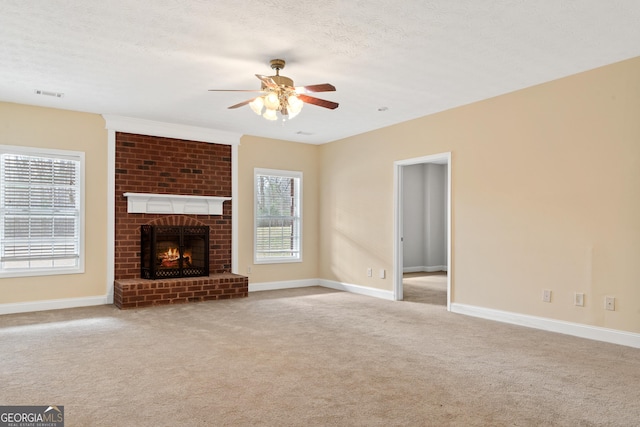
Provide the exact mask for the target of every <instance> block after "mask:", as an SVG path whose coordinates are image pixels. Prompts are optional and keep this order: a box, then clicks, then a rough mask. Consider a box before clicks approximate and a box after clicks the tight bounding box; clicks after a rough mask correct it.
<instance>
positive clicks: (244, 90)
mask: <svg viewBox="0 0 640 427" xmlns="http://www.w3.org/2000/svg"><path fill="white" fill-rule="evenodd" d="M209 92H262V91H261V90H260V89H209Z"/></svg>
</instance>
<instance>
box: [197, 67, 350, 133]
mask: <svg viewBox="0 0 640 427" xmlns="http://www.w3.org/2000/svg"><path fill="white" fill-rule="evenodd" d="M284 64H285V61H284V60H283V59H273V60H271V68H272V69H274V70H276V75H275V76H263V75H262V74H256V75H255V76H256V77H257V78H258V79H259V80H260V81H261V82H262V84H261V86H260V90H229V89H209V90H210V91H214V92H221V91H224V92H228V91H233V92H261V93H262V94H261V95H260V96H258V97H256V98H253V99H248V100H246V101H243V102H240V103H238V104H234V105H232V106H230V107H228V108H229V109H235V108H239V107H242V106H244V105H247V104H249V106H250V107H251V110H253V112H254V113H256V114H258V115H262V117H264V118H265V119H267V120H277V119H278V113H280V116H282V120H283V121H284V120H287V119H289V120H290V119H292V118H294V117H295V116H297V115H298V114H299V113H300V111H302V106H303V105H304V104H314V105H317V106H319V107H323V108H328V109H331V110H335V109H336V108H338V103H337V102H333V101H327V100H326V99H320V98H316V97H313V96H309V95H307V93H315V92H333V91H335V90H336V88H335V86H333V85H332V84H329V83H321V84H316V85H310V86H294V85H293V80H292V79H290V78H289V77H286V76H281V75H280V70H282V69H283V68H284Z"/></svg>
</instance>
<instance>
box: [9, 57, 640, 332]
mask: <svg viewBox="0 0 640 427" xmlns="http://www.w3.org/2000/svg"><path fill="white" fill-rule="evenodd" d="M638 117H640V58H635V59H632V60H629V61H625V62H622V63H618V64H614V65H611V66H608V67H603V68H600V69H596V70H593V71H589V72H586V73H582V74H579V75H576V76H571V77H568V78H565V79H561V80H557V81H554V82H550V83H546V84H543V85H540V86H536V87H532V88H529V89H526V90H522V91H518V92H514V93H511V94H507V95H503V96H500V97H496V98H493V99H489V100H486V101H483V102H479V103H475V104H471V105H467V106H464V107H460V108H456V109H453V110H450V111H446V112H443V113H440V114H435V115H432V116H428V117H424V118H421V119H417V120H413V121H410V122H406V123H403V124H399V125H396V126H392V127H388V128H385V129H381V130H378V131H374V132H370V133H366V134H363V135H358V136H354V137H351V138H347V139H344V140H341V141H336V142H333V143H330V144H326V145H322V146H314V145H305V144H296V143H291V142H283V141H277V140H269V139H264V138H255V137H250V136H245V137H243V138H242V140H241V145H240V146H239V148H238V151H239V163H238V168H239V195H238V208H239V218H238V222H239V230H238V233H239V248H238V249H239V257H238V261H239V266H238V267H239V272H240V273H242V274H246V272H247V268H248V267H251V269H252V273H251V274H250V275H249V277H250V282H251V283H265V282H282V281H296V280H304V279H314V278H321V279H327V280H334V281H337V282H343V283H348V284H356V285H363V286H369V287H372V288H378V289H383V290H388V291H391V290H392V274H391V271H392V267H393V265H392V263H393V228H394V224H393V210H394V207H393V162H394V161H396V160H401V159H408V158H413V157H420V156H425V155H429V154H436V153H442V152H447V151H451V152H452V194H453V200H452V204H453V210H452V215H453V222H452V228H453V257H452V271H451V276H452V287H453V294H452V300H453V302H454V303H461V304H469V305H474V306H480V307H486V308H494V309H498V310H505V311H510V312H516V313H522V314H530V315H535V316H541V317H547V318H552V319H558V320H565V321H570V322H577V323H582V324H586V325H594V326H600V327H606V328H612V329H618V330H623V331H630V332H640V263H639V262H638V260H639V259H640V185H639V184H638V183H640V124H639V123H640V122H638ZM0 137H1V138H2V139H1V141H0V143H2V144H9V145H25V146H36V147H46V148H57V149H70V150H78V151H84V152H85V153H86V161H87V165H86V166H87V167H86V172H87V177H86V183H87V187H86V198H87V199H86V222H87V224H86V248H87V249H86V257H87V258H86V272H85V273H84V274H80V275H64V276H45V277H36V278H7V279H0V303H13V302H28V301H40V300H47V299H59V298H74V297H88V296H101V295H104V294H105V293H106V276H107V266H106V247H107V236H106V224H107V196H106V192H107V182H106V181H107V132H106V130H105V129H104V122H103V119H102V118H101V117H100V116H97V115H93V114H84V113H75V112H68V111H62V110H53V109H46V108H38V107H29V106H23V105H15V104H7V103H0ZM255 167H261V168H274V169H287V170H298V171H302V172H303V173H304V188H303V191H304V193H303V194H304V204H303V215H304V243H303V259H304V261H303V262H302V263H291V264H272V265H254V264H253V254H252V250H253V169H254V168H255ZM367 267H372V268H373V269H374V270H375V273H377V270H379V269H385V270H387V277H386V278H385V279H379V278H377V274H374V277H372V278H367V277H366V269H367ZM542 289H551V290H552V291H553V301H552V303H543V302H542V301H541V293H542ZM574 292H584V293H585V296H586V297H585V303H586V305H585V307H575V306H573V304H572V300H573V293H574ZM605 295H610V296H614V297H615V298H616V303H617V306H616V311H613V312H611V311H605V310H604V309H603V306H604V296H605Z"/></svg>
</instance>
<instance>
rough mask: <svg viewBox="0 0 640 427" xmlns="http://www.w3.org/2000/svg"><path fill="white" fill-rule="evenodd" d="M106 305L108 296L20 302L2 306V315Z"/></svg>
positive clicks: (0, 312)
mask: <svg viewBox="0 0 640 427" xmlns="http://www.w3.org/2000/svg"><path fill="white" fill-rule="evenodd" d="M105 304H109V302H108V297H107V296H106V295H103V296H97V297H86V298H66V299H54V300H45V301H32V302H18V303H9V304H0V315H2V314H13V313H28V312H31V311H45V310H59V309H61V308H76V307H87V306H90V305H105Z"/></svg>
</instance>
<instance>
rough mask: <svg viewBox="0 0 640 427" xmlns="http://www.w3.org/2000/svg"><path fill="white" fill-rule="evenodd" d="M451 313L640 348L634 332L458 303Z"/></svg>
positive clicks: (637, 335) (452, 307)
mask: <svg viewBox="0 0 640 427" xmlns="http://www.w3.org/2000/svg"><path fill="white" fill-rule="evenodd" d="M451 312H453V313H458V314H464V315H466V316H472V317H479V318H482V319H487V320H495V321H497V322H502V323H510V324H512V325H518V326H526V327H528V328H534V329H541V330H543V331H549V332H557V333H560V334H565V335H572V336H575V337H580V338H586V339H590V340H595V341H602V342H607V343H610V344H618V345H624V346H628V347H634V348H640V334H636V333H633V332H626V331H619V330H616V329H608V328H601V327H598V326H590V325H583V324H581V323H572V322H565V321H562V320H555V319H548V318H545V317H537V316H530V315H527V314H519V313H512V312H508V311H501V310H494V309H491V308H484V307H477V306H473V305H467V304H458V303H452V304H451Z"/></svg>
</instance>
